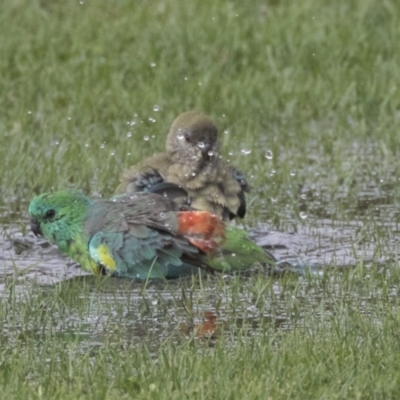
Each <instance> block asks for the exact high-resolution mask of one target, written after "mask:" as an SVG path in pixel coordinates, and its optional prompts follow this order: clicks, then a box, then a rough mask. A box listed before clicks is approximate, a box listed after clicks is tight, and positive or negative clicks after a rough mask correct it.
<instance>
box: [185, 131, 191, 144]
mask: <svg viewBox="0 0 400 400" xmlns="http://www.w3.org/2000/svg"><path fill="white" fill-rule="evenodd" d="M183 136H184V137H185V140H186V141H187V142H190V135H189V134H188V133H187V132H186V133H185V134H184V135H183Z"/></svg>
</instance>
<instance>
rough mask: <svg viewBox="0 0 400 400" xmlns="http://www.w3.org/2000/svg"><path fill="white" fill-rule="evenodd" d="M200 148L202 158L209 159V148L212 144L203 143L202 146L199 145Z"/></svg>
mask: <svg viewBox="0 0 400 400" xmlns="http://www.w3.org/2000/svg"><path fill="white" fill-rule="evenodd" d="M199 147H200V149H201V154H202V156H203V158H204V160H206V161H208V160H209V159H210V154H208V153H209V151H210V150H211V148H212V146H211V144H210V143H203V146H199Z"/></svg>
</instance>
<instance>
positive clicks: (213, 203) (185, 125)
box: [115, 111, 250, 221]
mask: <svg viewBox="0 0 400 400" xmlns="http://www.w3.org/2000/svg"><path fill="white" fill-rule="evenodd" d="M120 182H121V183H120V185H119V186H118V187H117V189H116V192H115V194H122V193H127V194H133V193H137V192H146V191H148V190H149V189H150V188H151V187H153V186H154V185H156V184H158V183H161V182H172V183H175V184H177V185H178V186H180V187H182V188H183V189H184V190H185V191H186V192H187V193H188V198H187V199H185V200H186V202H187V204H188V205H190V207H192V208H194V209H197V210H205V211H209V212H211V213H214V214H216V215H218V216H220V217H221V218H223V219H224V220H225V221H226V220H230V219H232V218H235V217H236V216H238V217H241V218H243V217H244V216H245V214H246V199H245V194H244V192H249V190H250V186H249V185H248V184H247V182H246V179H245V177H244V175H243V173H242V172H241V171H239V170H237V169H236V168H233V167H230V166H227V165H226V164H225V163H224V162H223V160H222V159H221V157H220V154H219V141H218V130H217V127H216V125H215V124H214V122H213V121H212V119H211V118H210V117H208V116H207V115H205V114H203V113H201V112H197V111H188V112H185V113H183V114H181V115H180V116H179V117H178V118H176V119H175V121H174V122H173V124H172V126H171V129H170V131H169V133H168V136H167V142H166V152H165V153H156V154H154V155H153V156H151V157H149V158H146V159H144V160H142V161H140V162H139V164H137V165H134V166H132V167H130V168H129V169H127V170H125V171H124V172H123V174H122V176H121V178H120Z"/></svg>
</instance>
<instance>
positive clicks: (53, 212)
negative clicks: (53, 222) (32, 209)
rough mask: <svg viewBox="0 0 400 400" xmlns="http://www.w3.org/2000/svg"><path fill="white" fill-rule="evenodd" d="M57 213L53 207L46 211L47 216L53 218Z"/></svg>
mask: <svg viewBox="0 0 400 400" xmlns="http://www.w3.org/2000/svg"><path fill="white" fill-rule="evenodd" d="M55 215H56V212H55V211H54V210H53V209H50V210H47V211H46V218H47V219H51V218H53V217H54V216H55Z"/></svg>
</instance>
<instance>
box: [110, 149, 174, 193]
mask: <svg viewBox="0 0 400 400" xmlns="http://www.w3.org/2000/svg"><path fill="white" fill-rule="evenodd" d="M170 163H171V161H170V160H169V158H168V156H167V155H166V154H165V153H156V154H154V155H153V156H151V157H149V158H146V159H144V160H142V161H141V162H140V163H139V164H137V165H133V166H131V167H130V168H128V169H126V170H125V171H124V172H123V173H122V175H121V178H120V182H121V183H120V185H119V186H118V187H117V189H116V191H115V194H121V193H128V194H132V193H140V192H151V189H152V187H153V186H154V185H157V184H159V183H162V182H164V180H165V177H164V174H165V173H166V171H167V170H168V167H169V165H170Z"/></svg>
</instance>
